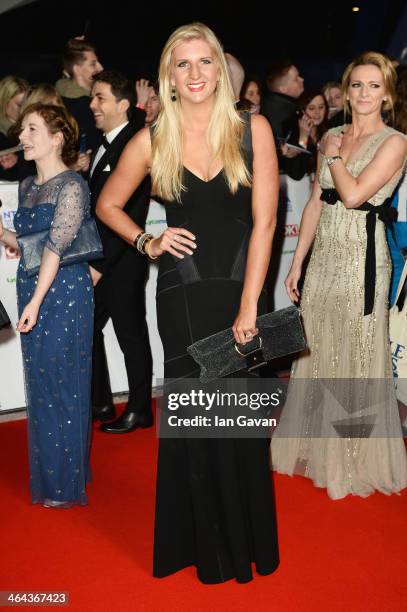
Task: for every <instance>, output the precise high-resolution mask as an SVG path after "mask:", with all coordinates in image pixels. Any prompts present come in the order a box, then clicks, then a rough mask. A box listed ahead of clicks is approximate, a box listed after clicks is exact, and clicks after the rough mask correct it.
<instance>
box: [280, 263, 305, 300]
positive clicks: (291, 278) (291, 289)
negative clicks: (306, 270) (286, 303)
mask: <svg viewBox="0 0 407 612" xmlns="http://www.w3.org/2000/svg"><path fill="white" fill-rule="evenodd" d="M300 278H301V266H294V265H292V266H291V269H290V271H289V273H288V276H287V278H286V279H285V283H284V284H285V288H286V291H287V294H288V297H289V298H290V300H291V301H292V302H294V303H297V302H298V301H299V299H300V292H299V290H298V283H299V280H300Z"/></svg>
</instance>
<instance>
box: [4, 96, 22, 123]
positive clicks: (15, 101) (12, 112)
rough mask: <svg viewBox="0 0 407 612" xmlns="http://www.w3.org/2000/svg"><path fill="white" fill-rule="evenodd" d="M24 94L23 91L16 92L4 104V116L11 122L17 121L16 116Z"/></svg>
mask: <svg viewBox="0 0 407 612" xmlns="http://www.w3.org/2000/svg"><path fill="white" fill-rule="evenodd" d="M24 95H25V94H24V92H22V93H18V94H16V95H15V96H13V97H12V98H11V100H9V102H8V104H7V106H6V116H7V117H8V119H10V121H12V122H13V123H15V122H16V121H17V119H18V116H19V114H20V109H21V105H22V103H23V100H24Z"/></svg>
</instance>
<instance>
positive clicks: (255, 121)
mask: <svg viewBox="0 0 407 612" xmlns="http://www.w3.org/2000/svg"><path fill="white" fill-rule="evenodd" d="M251 131H252V142H253V149H254V151H256V149H259V148H261V149H263V148H267V149H268V148H270V147H271V148H274V146H275V145H274V137H273V131H272V129H271V126H270V123H269V122H268V120H267V119H266V118H265V117H263V115H251Z"/></svg>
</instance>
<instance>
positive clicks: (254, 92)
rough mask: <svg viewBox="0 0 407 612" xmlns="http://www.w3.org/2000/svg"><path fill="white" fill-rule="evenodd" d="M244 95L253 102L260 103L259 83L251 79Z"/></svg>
mask: <svg viewBox="0 0 407 612" xmlns="http://www.w3.org/2000/svg"><path fill="white" fill-rule="evenodd" d="M244 97H245V98H246V100H249V101H250V102H251V103H252V104H256V105H259V104H260V89H259V86H258V85H257V83H255V82H254V81H250V82H249V83H248V85H247V88H246V93H245V95H244Z"/></svg>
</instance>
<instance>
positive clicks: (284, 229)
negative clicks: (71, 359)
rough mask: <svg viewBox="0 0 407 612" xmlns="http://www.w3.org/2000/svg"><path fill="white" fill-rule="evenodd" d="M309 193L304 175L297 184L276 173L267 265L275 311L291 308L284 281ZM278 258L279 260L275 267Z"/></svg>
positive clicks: (308, 181)
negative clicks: (274, 214) (275, 212)
mask: <svg viewBox="0 0 407 612" xmlns="http://www.w3.org/2000/svg"><path fill="white" fill-rule="evenodd" d="M310 194H311V181H310V178H309V176H304V178H302V179H301V180H300V181H294V180H293V179H291V178H290V177H288V176H286V175H285V174H280V198H279V204H278V223H277V229H276V239H275V241H274V246H273V256H272V263H271V270H272V283H273V288H274V309H275V310H278V309H280V308H285V307H286V306H291V301H290V299H289V297H288V295H287V292H286V290H285V286H284V281H285V279H286V276H287V274H288V272H289V270H290V267H291V261H292V258H293V255H294V251H295V248H296V246H297V241H298V234H299V231H300V223H301V217H302V213H303V210H304V207H305V205H306V203H307V202H308V199H309V196H310ZM278 257H279V258H280V259H279V261H278V263H277V264H276V260H277V258H278ZM273 261H274V266H273ZM273 268H274V269H273Z"/></svg>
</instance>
